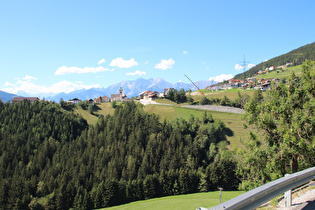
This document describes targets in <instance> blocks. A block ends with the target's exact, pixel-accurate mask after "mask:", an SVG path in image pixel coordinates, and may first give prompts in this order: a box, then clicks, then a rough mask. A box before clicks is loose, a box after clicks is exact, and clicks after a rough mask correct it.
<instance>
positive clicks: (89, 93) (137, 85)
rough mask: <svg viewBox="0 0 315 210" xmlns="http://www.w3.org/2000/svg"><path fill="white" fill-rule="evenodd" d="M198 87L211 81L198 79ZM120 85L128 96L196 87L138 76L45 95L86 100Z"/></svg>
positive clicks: (102, 94) (113, 91)
mask: <svg viewBox="0 0 315 210" xmlns="http://www.w3.org/2000/svg"><path fill="white" fill-rule="evenodd" d="M195 84H196V85H197V86H198V87H199V88H200V89H202V88H205V87H206V86H208V85H211V81H199V82H196V83H195ZM120 87H122V89H123V92H124V94H126V95H127V96H128V97H133V96H138V95H139V93H141V92H143V91H146V90H151V91H157V92H163V91H164V89H165V88H175V89H181V88H183V89H185V90H189V89H191V90H197V88H196V87H195V86H194V85H193V84H191V83H189V84H187V83H184V82H181V81H180V82H177V83H175V84H172V83H170V82H167V81H165V80H164V79H162V78H157V79H153V78H151V79H143V78H139V79H136V80H131V81H122V82H119V83H117V84H114V85H110V86H108V87H107V88H91V89H82V90H76V91H73V92H70V93H59V94H57V95H55V96H53V97H46V99H48V100H53V101H56V102H59V100H60V99H61V98H62V99H63V100H70V99H72V98H80V99H81V100H86V99H89V98H92V99H94V98H97V97H99V96H107V97H110V95H111V94H118V91H119V88H120Z"/></svg>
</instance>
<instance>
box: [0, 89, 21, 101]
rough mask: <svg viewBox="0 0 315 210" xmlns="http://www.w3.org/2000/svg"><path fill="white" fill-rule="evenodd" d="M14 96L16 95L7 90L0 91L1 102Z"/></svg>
mask: <svg viewBox="0 0 315 210" xmlns="http://www.w3.org/2000/svg"><path fill="white" fill-rule="evenodd" d="M15 96H17V95H15V94H12V93H7V92H4V91H0V99H1V101H2V102H7V101H10V100H12V99H13V98H14V97H15Z"/></svg>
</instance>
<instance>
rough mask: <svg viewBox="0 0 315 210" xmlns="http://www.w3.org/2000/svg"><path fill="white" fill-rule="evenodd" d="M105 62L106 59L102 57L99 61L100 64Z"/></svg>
mask: <svg viewBox="0 0 315 210" xmlns="http://www.w3.org/2000/svg"><path fill="white" fill-rule="evenodd" d="M105 62H106V61H105V59H104V58H102V59H101V60H100V61H99V62H98V64H99V65H100V64H102V63H105Z"/></svg>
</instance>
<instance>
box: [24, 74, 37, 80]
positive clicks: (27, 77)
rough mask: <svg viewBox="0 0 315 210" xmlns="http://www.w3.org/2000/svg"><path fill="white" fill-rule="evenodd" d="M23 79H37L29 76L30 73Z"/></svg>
mask: <svg viewBox="0 0 315 210" xmlns="http://www.w3.org/2000/svg"><path fill="white" fill-rule="evenodd" d="M23 79H24V80H32V79H33V80H37V78H35V77H32V76H30V75H26V76H25V77H23Z"/></svg>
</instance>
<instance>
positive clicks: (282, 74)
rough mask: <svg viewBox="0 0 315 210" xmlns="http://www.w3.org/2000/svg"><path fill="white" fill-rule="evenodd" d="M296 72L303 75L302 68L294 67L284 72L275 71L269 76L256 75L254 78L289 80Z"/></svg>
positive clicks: (268, 74)
mask: <svg viewBox="0 0 315 210" xmlns="http://www.w3.org/2000/svg"><path fill="white" fill-rule="evenodd" d="M277 71H279V73H277ZM292 72H294V73H295V74H296V75H299V74H302V66H301V65H299V66H293V67H289V68H286V69H284V70H283V71H282V70H274V71H272V72H270V73H267V74H261V75H256V76H255V77H254V78H256V79H261V78H263V79H273V78H278V79H282V78H288V77H289V76H290V75H291V73H292Z"/></svg>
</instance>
